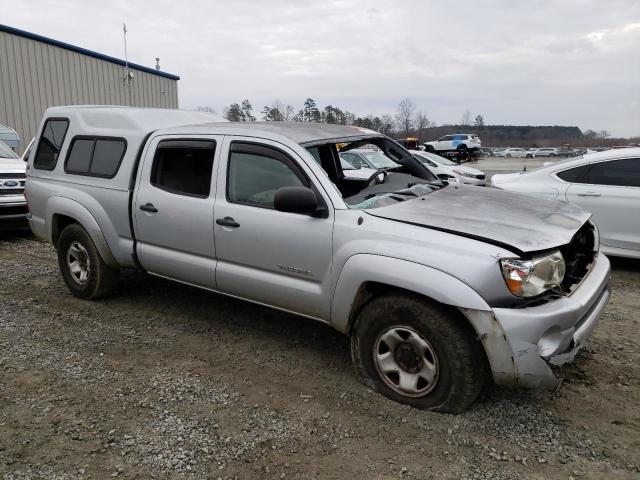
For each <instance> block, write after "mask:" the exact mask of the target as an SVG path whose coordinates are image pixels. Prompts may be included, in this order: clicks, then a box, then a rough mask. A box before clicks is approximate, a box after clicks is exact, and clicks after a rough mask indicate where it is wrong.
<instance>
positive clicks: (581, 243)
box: [561, 222, 596, 291]
mask: <svg viewBox="0 0 640 480" xmlns="http://www.w3.org/2000/svg"><path fill="white" fill-rule="evenodd" d="M595 239H596V234H595V230H594V227H593V225H592V224H591V222H587V223H585V224H584V225H583V226H582V227H580V230H578V231H577V232H576V234H575V235H574V236H573V238H572V239H571V241H570V242H569V243H568V244H567V245H566V246H565V247H564V248H563V249H561V250H562V254H563V255H564V259H565V262H566V265H567V270H566V273H565V275H564V281H563V282H562V288H563V290H565V291H570V290H571V289H572V288H573V287H574V286H575V285H577V284H579V283H580V282H581V281H582V279H583V278H584V277H585V276H586V275H587V273H588V272H589V269H590V268H591V263H592V262H593V258H594V257H595V253H596V252H595V241H596V240H595Z"/></svg>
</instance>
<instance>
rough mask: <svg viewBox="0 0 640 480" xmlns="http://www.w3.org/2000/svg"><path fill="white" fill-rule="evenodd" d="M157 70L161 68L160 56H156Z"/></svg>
mask: <svg viewBox="0 0 640 480" xmlns="http://www.w3.org/2000/svg"><path fill="white" fill-rule="evenodd" d="M156 70H160V57H156Z"/></svg>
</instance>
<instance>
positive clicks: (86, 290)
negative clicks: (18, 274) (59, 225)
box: [57, 223, 119, 299]
mask: <svg viewBox="0 0 640 480" xmlns="http://www.w3.org/2000/svg"><path fill="white" fill-rule="evenodd" d="M57 250H58V265H59V266H60V272H61V273H62V278H64V281H65V283H66V284H67V287H68V288H69V290H71V293H72V294H73V295H75V296H76V297H78V298H86V299H94V298H100V297H103V296H105V295H108V294H109V293H111V292H112V291H113V290H114V289H115V287H116V284H117V282H118V273H119V271H118V270H117V269H114V268H112V267H110V266H109V265H107V264H106V263H104V261H103V260H102V257H101V256H100V254H99V253H98V250H97V248H96V246H95V244H94V243H93V240H91V237H90V236H89V234H88V233H87V231H86V230H85V229H84V228H82V227H81V226H80V225H78V224H77V223H75V224H72V225H69V226H68V227H66V228H65V229H64V230H63V231H62V233H61V234H60V238H59V239H58V244H57Z"/></svg>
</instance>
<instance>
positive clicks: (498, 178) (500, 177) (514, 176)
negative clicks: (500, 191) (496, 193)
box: [491, 173, 521, 185]
mask: <svg viewBox="0 0 640 480" xmlns="http://www.w3.org/2000/svg"><path fill="white" fill-rule="evenodd" d="M520 176H521V174H520V173H497V174H495V175H493V176H492V177H491V184H493V185H500V184H501V183H509V182H514V181H516V180H518V179H519V178H520Z"/></svg>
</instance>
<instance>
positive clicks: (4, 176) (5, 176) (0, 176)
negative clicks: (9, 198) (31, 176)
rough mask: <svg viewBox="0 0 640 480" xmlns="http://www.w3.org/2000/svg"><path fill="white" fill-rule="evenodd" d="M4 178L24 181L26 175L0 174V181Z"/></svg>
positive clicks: (17, 173)
mask: <svg viewBox="0 0 640 480" xmlns="http://www.w3.org/2000/svg"><path fill="white" fill-rule="evenodd" d="M5 178H21V179H23V180H24V179H25V178H26V175H25V174H24V173H20V172H16V173H0V180H3V179H5Z"/></svg>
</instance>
